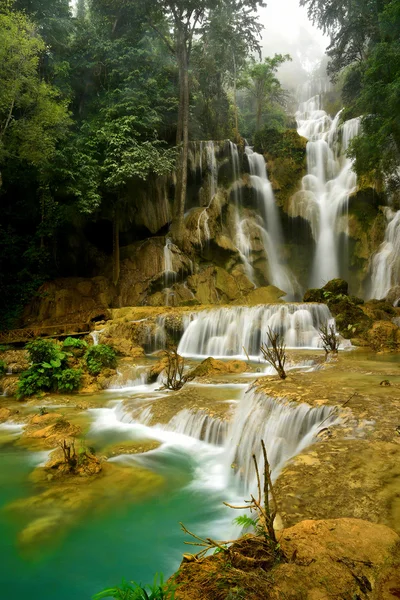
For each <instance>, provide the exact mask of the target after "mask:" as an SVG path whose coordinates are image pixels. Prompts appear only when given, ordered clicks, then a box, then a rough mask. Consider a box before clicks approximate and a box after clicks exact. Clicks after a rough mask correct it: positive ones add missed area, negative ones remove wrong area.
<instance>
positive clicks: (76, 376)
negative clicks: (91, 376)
mask: <svg viewBox="0 0 400 600" xmlns="http://www.w3.org/2000/svg"><path fill="white" fill-rule="evenodd" d="M55 378H56V379H57V383H58V391H59V392H76V391H77V390H79V388H80V387H81V379H82V371H81V369H65V370H64V371H61V373H57V374H56V375H55Z"/></svg>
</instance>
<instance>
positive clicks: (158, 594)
mask: <svg viewBox="0 0 400 600" xmlns="http://www.w3.org/2000/svg"><path fill="white" fill-rule="evenodd" d="M158 579H159V581H158ZM175 591H176V585H175V584H174V583H172V582H169V583H168V582H167V583H164V579H163V575H162V574H160V576H158V575H157V574H156V576H155V577H154V582H153V584H150V585H145V586H142V585H141V584H139V583H136V582H134V581H131V582H128V581H124V580H123V581H122V583H121V586H120V587H114V588H108V589H105V590H102V591H101V592H99V593H98V594H96V595H95V596H93V600H101V599H102V598H114V600H174V599H175Z"/></svg>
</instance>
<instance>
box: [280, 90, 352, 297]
mask: <svg viewBox="0 0 400 600" xmlns="http://www.w3.org/2000/svg"><path fill="white" fill-rule="evenodd" d="M320 93H321V92H320ZM340 114H341V113H340V112H339V113H338V114H337V115H336V117H335V118H334V119H333V120H332V119H331V118H330V117H329V115H328V114H327V113H326V112H325V111H324V110H322V107H321V96H320V94H317V95H315V96H313V97H312V98H310V99H308V100H306V101H305V102H302V103H301V104H300V106H299V110H298V111H297V113H296V119H297V124H298V133H299V134H300V135H301V136H303V137H305V138H307V139H308V140H309V142H308V144H307V171H308V173H307V175H306V176H305V177H304V178H303V181H302V190H301V191H300V192H298V193H297V194H295V195H294V197H293V199H292V203H291V209H290V214H291V216H292V217H299V216H300V217H303V218H304V219H307V220H308V221H309V222H310V225H311V230H312V234H313V237H314V239H315V242H316V248H315V257H314V262H313V268H312V273H311V281H310V286H311V287H320V286H322V285H323V284H324V283H326V282H327V281H328V280H330V279H333V278H335V277H339V276H340V264H339V263H340V260H339V248H340V244H339V240H340V234H341V233H344V234H347V208H348V199H349V196H350V195H351V194H352V193H353V192H354V191H355V189H356V185H357V178H356V175H355V173H354V171H353V170H352V164H353V163H352V161H351V160H350V159H349V158H347V157H346V151H347V149H348V147H349V143H350V141H351V140H352V139H353V138H354V137H355V136H356V135H357V134H358V132H359V125H360V121H359V119H351V120H349V121H346V122H345V123H343V124H341V123H340ZM341 217H344V218H343V219H341Z"/></svg>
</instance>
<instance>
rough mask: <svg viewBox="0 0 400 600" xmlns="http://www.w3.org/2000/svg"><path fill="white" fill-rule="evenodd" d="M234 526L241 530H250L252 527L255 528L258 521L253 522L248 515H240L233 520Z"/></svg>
mask: <svg viewBox="0 0 400 600" xmlns="http://www.w3.org/2000/svg"><path fill="white" fill-rule="evenodd" d="M233 522H234V523H235V524H236V525H240V526H241V527H243V528H246V529H250V527H253V528H254V529H255V528H256V527H257V524H258V520H254V519H252V518H251V517H249V516H248V515H240V516H239V517H236V519H234V520H233Z"/></svg>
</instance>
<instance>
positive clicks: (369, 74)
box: [300, 0, 400, 191]
mask: <svg viewBox="0 0 400 600" xmlns="http://www.w3.org/2000/svg"><path fill="white" fill-rule="evenodd" d="M300 4H302V5H304V6H307V8H308V14H309V16H310V17H311V18H312V20H313V21H314V22H315V23H317V24H318V25H319V26H320V27H321V28H322V29H323V30H324V32H326V33H329V34H330V36H331V42H330V45H329V48H328V55H329V57H330V59H331V61H330V63H329V66H328V72H329V73H330V74H331V75H332V76H333V78H338V77H339V76H341V75H343V100H344V102H345V108H346V110H345V112H344V114H343V116H344V118H350V117H355V116H359V115H362V118H361V134H360V135H359V136H357V137H356V138H354V140H353V141H352V143H351V145H350V149H349V155H350V156H351V157H352V158H354V160H355V171H356V172H357V174H358V175H359V176H366V177H367V178H369V179H371V177H372V178H375V180H378V181H384V182H385V184H386V186H387V188H388V189H389V191H392V190H393V191H397V190H398V189H399V188H400V175H399V173H398V165H399V163H400V42H399V31H400V2H399V0H387V1H385V2H375V1H374V0H354V2H351V3H348V2H345V1H344V0H327V1H326V0H301V2H300Z"/></svg>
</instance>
